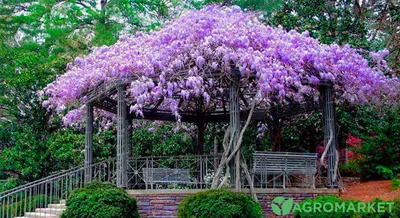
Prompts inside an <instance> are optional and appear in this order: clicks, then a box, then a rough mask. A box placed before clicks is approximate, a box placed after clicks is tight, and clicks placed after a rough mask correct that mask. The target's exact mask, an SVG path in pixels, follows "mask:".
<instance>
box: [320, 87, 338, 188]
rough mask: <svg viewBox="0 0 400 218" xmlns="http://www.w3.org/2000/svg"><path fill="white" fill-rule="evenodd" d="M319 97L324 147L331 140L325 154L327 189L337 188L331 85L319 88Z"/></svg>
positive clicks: (334, 126) (333, 104) (334, 119)
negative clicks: (320, 99) (320, 100)
mask: <svg viewBox="0 0 400 218" xmlns="http://www.w3.org/2000/svg"><path fill="white" fill-rule="evenodd" d="M321 95H322V96H321V97H322V102H321V103H322V114H323V119H324V132H325V137H324V140H325V141H324V143H325V146H326V145H327V144H328V143H329V141H330V140H331V145H330V146H329V150H328V152H327V160H328V188H337V181H336V180H337V178H336V180H335V178H334V175H335V170H337V169H335V165H336V159H337V158H338V157H337V153H336V151H337V143H338V139H337V129H336V114H335V103H334V99H333V98H334V97H333V85H332V84H327V85H324V86H321Z"/></svg>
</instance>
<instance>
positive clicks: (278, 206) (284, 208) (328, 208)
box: [271, 196, 394, 216]
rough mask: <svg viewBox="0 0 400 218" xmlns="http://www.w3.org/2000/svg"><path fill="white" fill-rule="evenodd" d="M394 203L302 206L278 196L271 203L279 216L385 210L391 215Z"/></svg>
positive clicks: (303, 204) (302, 204) (316, 203)
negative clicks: (298, 213) (296, 213)
mask: <svg viewBox="0 0 400 218" xmlns="http://www.w3.org/2000/svg"><path fill="white" fill-rule="evenodd" d="M393 205H394V202H368V203H365V202H349V203H344V202H340V203H339V202H324V203H321V202H303V203H301V204H299V203H294V201H293V198H288V199H285V198H284V197H281V196H278V197H276V198H274V200H273V201H272V203H271V208H272V211H273V212H274V213H275V215H277V216H286V215H288V214H290V213H291V212H292V213H295V212H304V213H316V212H324V213H335V212H343V213H352V212H353V213H354V212H356V213H362V212H363V213H371V212H374V213H384V212H385V208H387V211H388V212H389V213H390V212H392V209H393Z"/></svg>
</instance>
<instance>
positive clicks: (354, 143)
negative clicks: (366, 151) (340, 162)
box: [346, 133, 362, 160]
mask: <svg viewBox="0 0 400 218" xmlns="http://www.w3.org/2000/svg"><path fill="white" fill-rule="evenodd" d="M346 145H347V148H349V149H348V153H347V156H348V158H349V159H354V160H358V159H360V158H361V154H359V153H357V151H359V150H360V149H361V148H362V139H361V138H360V137H358V136H353V135H352V134H351V133H349V134H347V141H346Z"/></svg>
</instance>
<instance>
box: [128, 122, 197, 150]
mask: <svg viewBox="0 0 400 218" xmlns="http://www.w3.org/2000/svg"><path fill="white" fill-rule="evenodd" d="M133 127H134V131H133V133H132V144H133V145H134V153H135V155H136V156H142V155H143V156H152V155H153V156H163V155H186V154H190V153H193V152H194V150H195V149H194V147H195V146H194V144H193V142H192V137H191V136H190V135H189V133H188V131H187V130H189V129H186V128H185V127H186V126H184V124H182V125H174V124H173V123H168V122H164V123H161V122H155V123H150V122H137V123H136V124H135V125H133ZM188 128H190V126H189V127H188ZM189 132H190V130H189Z"/></svg>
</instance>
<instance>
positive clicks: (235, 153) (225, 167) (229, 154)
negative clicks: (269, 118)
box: [211, 99, 257, 201]
mask: <svg viewBox="0 0 400 218" xmlns="http://www.w3.org/2000/svg"><path fill="white" fill-rule="evenodd" d="M256 102H257V100H256V99H254V101H253V103H252V105H251V109H250V113H249V116H248V117H247V120H246V123H245V125H244V126H243V128H242V129H241V131H240V133H239V138H238V140H237V143H236V144H233V142H234V140H233V139H234V138H235V135H234V134H235V132H233V134H232V135H231V126H229V127H228V128H227V130H226V131H225V135H224V140H223V143H222V145H223V148H224V152H223V154H222V158H221V162H220V163H219V166H218V168H217V170H216V172H215V175H214V178H213V181H212V185H211V188H217V187H218V188H221V187H223V186H224V185H225V184H226V183H227V181H228V179H229V177H230V166H229V163H230V162H231V160H232V159H233V158H234V157H235V168H236V169H235V173H236V180H235V188H236V190H237V191H239V190H240V188H241V169H242V170H243V172H244V175H245V178H246V180H247V182H248V184H249V186H250V192H251V195H252V197H253V199H254V200H255V201H257V195H256V192H255V189H254V184H253V179H252V177H251V174H250V171H249V169H248V167H247V164H246V160H245V159H244V157H243V154H242V152H241V150H240V147H241V144H242V141H243V136H244V133H245V131H246V129H247V127H248V126H249V124H250V121H251V118H252V116H253V113H254V108H255V105H256ZM232 145H233V146H232ZM231 148H233V149H231ZM223 172H225V174H224V176H223V177H222V179H220V178H221V176H222V175H223Z"/></svg>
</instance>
